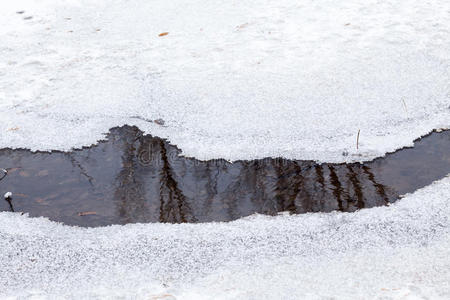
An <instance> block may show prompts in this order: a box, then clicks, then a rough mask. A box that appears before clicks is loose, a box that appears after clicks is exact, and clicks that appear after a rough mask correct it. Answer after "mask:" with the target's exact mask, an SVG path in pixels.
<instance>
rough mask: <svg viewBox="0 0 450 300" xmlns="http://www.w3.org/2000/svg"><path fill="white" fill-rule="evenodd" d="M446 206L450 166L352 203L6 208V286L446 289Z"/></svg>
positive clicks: (119, 294)
mask: <svg viewBox="0 0 450 300" xmlns="http://www.w3.org/2000/svg"><path fill="white" fill-rule="evenodd" d="M449 216H450V177H449V176H447V177H445V178H444V179H442V180H440V181H437V182H435V183H433V184H432V185H430V186H428V187H425V188H423V189H421V190H418V191H416V192H415V193H414V194H409V195H406V197H405V198H404V199H402V200H400V201H398V202H396V203H395V204H393V205H391V206H389V207H379V208H372V209H366V210H361V211H358V212H355V213H329V214H325V213H316V214H305V215H291V216H288V215H283V216H277V217H266V216H260V215H259V216H258V215H256V216H252V217H249V218H245V219H241V220H238V221H234V222H230V223H207V224H181V225H172V224H133V225H125V226H110V227H101V228H88V229H86V228H78V227H69V226H64V225H62V224H58V223H54V222H51V221H49V220H47V219H43V218H28V217H27V216H22V215H20V214H18V213H15V214H14V213H7V212H2V213H0V249H1V251H0V297H3V298H5V297H11V299H16V298H21V297H24V298H27V297H28V298H33V297H34V298H33V299H35V298H39V297H41V298H57V299H62V298H67V299H85V298H89V299H96V298H108V299H116V298H120V299H174V298H176V299H275V298H276V299H293V298H295V299H324V298H325V299H330V298H338V299H348V298H355V299H373V298H377V299H381V298H382V299H391V298H394V299H426V298H427V299H430V298H432V299H449V297H450V284H449V283H450V260H449V259H448V258H449V257H450V230H449V229H450V226H449V225H450V219H449ZM164 295H165V296H164ZM158 297H160V298H158ZM164 297H165V298H164Z"/></svg>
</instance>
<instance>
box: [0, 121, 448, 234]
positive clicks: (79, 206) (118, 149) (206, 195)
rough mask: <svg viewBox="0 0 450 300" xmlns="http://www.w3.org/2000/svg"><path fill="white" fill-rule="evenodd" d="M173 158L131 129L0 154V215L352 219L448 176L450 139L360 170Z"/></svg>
mask: <svg viewBox="0 0 450 300" xmlns="http://www.w3.org/2000/svg"><path fill="white" fill-rule="evenodd" d="M153 122H155V123H162V122H156V120H155V121H153ZM180 153H181V151H180V150H179V149H177V148H176V147H175V146H173V145H171V144H170V143H168V142H167V141H165V140H163V139H160V138H157V137H152V136H150V135H144V134H143V133H142V132H141V131H140V130H139V129H138V128H136V127H130V126H124V127H120V128H114V129H112V130H111V131H110V133H109V134H108V137H107V140H106V141H103V142H100V143H99V144H98V145H95V146H92V147H89V148H84V149H81V150H75V151H72V152H69V153H63V152H53V153H46V152H45V153H44V152H37V153H33V152H30V151H28V150H11V149H3V150H0V167H2V168H5V169H7V170H8V174H7V176H6V177H5V178H3V180H1V181H0V192H1V193H2V195H3V194H4V193H6V192H12V198H11V199H10V200H9V201H4V200H1V201H0V210H1V211H11V210H15V211H16V212H26V213H29V214H30V215H31V216H45V217H48V218H50V219H51V220H55V221H61V222H64V223H66V224H71V225H80V226H102V225H109V224H126V223H137V222H170V223H181V222H210V221H230V220H235V219H238V218H240V217H243V216H248V215H251V214H253V213H261V214H269V215H275V214H277V213H279V212H284V211H287V212H290V213H307V212H331V211H335V210H337V211H344V212H354V211H356V210H359V209H363V208H369V207H374V206H382V205H388V204H390V203H392V202H394V201H396V200H397V199H399V198H400V197H401V195H403V194H405V193H409V192H414V191H415V190H417V189H418V188H421V187H424V186H426V185H429V184H430V183H431V182H433V181H434V180H437V179H441V178H443V177H444V176H446V175H447V174H448V173H450V131H443V132H440V133H437V132H434V133H432V134H430V135H428V136H427V137H424V138H422V139H420V140H417V141H416V142H415V145H414V147H413V148H405V149H402V150H399V151H397V152H395V153H392V154H388V155H387V156H386V157H384V158H379V159H376V160H374V161H372V162H368V163H364V164H359V163H354V164H317V163H315V162H313V161H295V160H286V159H282V158H266V159H259V160H251V161H237V162H234V163H230V162H227V161H225V160H210V161H199V160H195V159H192V158H185V157H182V156H180ZM424 205H427V204H426V203H424Z"/></svg>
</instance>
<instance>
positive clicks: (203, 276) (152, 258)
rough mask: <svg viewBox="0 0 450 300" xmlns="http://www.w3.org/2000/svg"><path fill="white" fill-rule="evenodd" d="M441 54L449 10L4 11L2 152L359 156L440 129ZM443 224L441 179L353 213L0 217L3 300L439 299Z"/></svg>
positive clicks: (449, 188) (151, 7) (220, 4)
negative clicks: (122, 144)
mask: <svg viewBox="0 0 450 300" xmlns="http://www.w3.org/2000/svg"><path fill="white" fill-rule="evenodd" d="M22 11H24V12H22ZM17 12H20V13H17ZM162 32H169V34H168V35H165V36H162V37H160V36H159V34H160V33H162ZM449 49H450V2H449V1H447V0H436V1H415V0H398V1H395V0H392V1H387V0H386V1H380V0H367V1H362V0H359V1H358V0H346V1H331V0H329V1H327V0H318V1H312V0H304V1H292V0H280V1H269V0H261V1H256V0H250V1H220V0H217V1H207V0H190V1H189V0H185V1H181V0H175V1H166V0H153V1H144V0H135V1H125V0H110V1H87V0H80V1H77V0H71V1H68V0H66V1H63V0H58V1H57V0H42V1H37V0H36V1H31V0H30V1H22V0H17V1H2V2H1V3H0V58H1V59H0V117H1V122H0V148H1V147H24V148H30V149H33V150H51V149H61V150H69V149H71V148H72V147H81V146H84V145H89V144H92V143H95V142H96V141H97V140H98V139H100V138H101V137H102V136H103V135H102V133H104V132H107V131H108V129H109V128H111V127H114V126H118V125H122V124H130V125H137V126H139V127H140V128H141V129H142V130H144V131H146V132H148V133H151V134H154V135H157V136H160V137H167V138H169V140H171V141H172V142H173V143H174V144H176V145H177V146H179V147H180V148H181V149H182V150H183V151H184V153H185V154H186V155H189V156H195V157H197V158H199V159H209V158H216V157H221V158H226V159H230V160H235V159H245V158H248V159H251V158H260V157H265V156H283V157H286V158H297V159H314V160H318V161H327V162H343V161H353V160H368V159H372V158H374V157H378V156H382V155H384V154H385V153H386V152H388V151H393V150H395V149H398V148H401V147H404V146H408V145H411V144H412V141H413V140H414V139H415V138H417V137H419V136H422V135H424V134H426V133H428V132H430V131H431V130H433V129H437V128H448V127H450V80H449V79H450V51H449ZM159 118H161V119H163V120H165V124H164V126H161V125H159V124H157V123H155V122H148V121H145V120H155V119H159ZM359 129H360V130H361V138H360V149H359V150H356V147H355V144H356V134H357V132H358V130H359ZM343 152H348V153H349V155H348V156H343ZM0 167H1V166H0ZM449 216H450V178H449V177H447V178H444V179H442V180H440V181H439V182H437V183H435V184H433V185H431V186H429V187H426V188H424V189H422V190H419V191H417V192H416V193H414V194H413V195H409V196H407V197H406V198H405V199H403V200H401V201H399V202H398V203H396V204H395V205H392V206H390V207H382V208H373V209H367V210H362V211H359V212H357V213H353V214H343V213H332V214H307V215H299V216H279V217H272V218H271V217H262V216H254V217H251V218H247V219H243V220H238V221H235V222H231V223H211V224H201V225H189V224H184V225H167V224H146V225H144V224H143V225H127V226H113V227H106V228H96V229H81V228H74V227H66V226H62V225H60V224H56V223H53V222H50V221H48V220H44V219H30V218H27V217H26V216H21V215H19V214H11V213H0V296H2V297H8V296H11V297H12V298H14V297H21V296H29V297H31V298H32V297H33V296H36V297H37V298H39V296H42V297H48V298H58V299H59V298H61V297H63V296H66V297H67V298H73V299H81V298H95V297H99V298H102V297H114V296H116V297H118V298H120V297H122V296H125V295H126V296H127V297H128V298H133V297H136V298H142V299H152V297H153V296H156V295H159V296H161V295H164V294H170V295H172V296H173V297H177V298H178V299H202V298H205V299H213V298H214V299H217V298H246V299H262V298H268V299H273V298H285V299H289V298H306V297H308V298H327V297H333V296H336V297H338V298H383V297H393V298H402V297H407V298H413V297H416V298H425V297H428V298H433V299H438V298H442V299H448V298H450V286H449V282H450V260H449V256H450V230H449V228H450V226H449V225H450V224H449ZM166 298H169V296H167V297H166Z"/></svg>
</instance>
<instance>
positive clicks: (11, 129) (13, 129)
mask: <svg viewBox="0 0 450 300" xmlns="http://www.w3.org/2000/svg"><path fill="white" fill-rule="evenodd" d="M17 130H19V127H13V128H9V129H8V131H17Z"/></svg>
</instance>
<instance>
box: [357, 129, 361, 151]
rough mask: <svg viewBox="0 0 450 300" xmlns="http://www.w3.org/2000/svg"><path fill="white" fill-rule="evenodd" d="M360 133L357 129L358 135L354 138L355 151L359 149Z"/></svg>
mask: <svg viewBox="0 0 450 300" xmlns="http://www.w3.org/2000/svg"><path fill="white" fill-rule="evenodd" d="M360 131H361V129H358V135H357V136H356V150H358V149H359V132H360Z"/></svg>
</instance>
